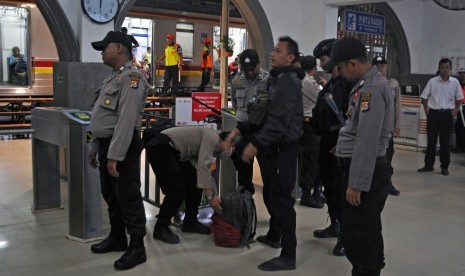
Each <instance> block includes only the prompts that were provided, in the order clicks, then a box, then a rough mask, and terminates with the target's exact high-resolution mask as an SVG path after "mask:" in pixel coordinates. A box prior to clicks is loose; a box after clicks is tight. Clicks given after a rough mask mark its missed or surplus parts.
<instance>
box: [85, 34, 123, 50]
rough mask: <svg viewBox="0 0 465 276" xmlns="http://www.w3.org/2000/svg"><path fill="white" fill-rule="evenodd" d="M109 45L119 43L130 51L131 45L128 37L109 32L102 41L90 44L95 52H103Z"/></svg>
mask: <svg viewBox="0 0 465 276" xmlns="http://www.w3.org/2000/svg"><path fill="white" fill-rule="evenodd" d="M110 43H121V44H123V45H124V46H126V47H127V48H128V49H129V52H131V51H132V43H131V39H130V38H129V36H128V35H127V34H125V33H122V32H114V31H109V32H108V33H107V35H106V36H105V38H104V39H103V40H102V41H95V42H92V47H93V48H94V49H95V50H97V51H103V50H104V49H105V48H106V47H107V46H108V44H110Z"/></svg>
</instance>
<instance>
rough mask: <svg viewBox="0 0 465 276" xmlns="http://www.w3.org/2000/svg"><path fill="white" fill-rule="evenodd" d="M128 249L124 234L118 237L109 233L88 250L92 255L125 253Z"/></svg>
mask: <svg viewBox="0 0 465 276" xmlns="http://www.w3.org/2000/svg"><path fill="white" fill-rule="evenodd" d="M127 248H128V238H127V237H126V234H125V233H120V234H118V235H116V234H114V233H112V232H110V235H108V237H107V238H106V239H104V240H103V241H101V242H99V243H96V244H93V245H92V246H91V247H90V250H91V251H92V252H93V253H97V254H101V253H108V252H111V251H125V250H126V249H127Z"/></svg>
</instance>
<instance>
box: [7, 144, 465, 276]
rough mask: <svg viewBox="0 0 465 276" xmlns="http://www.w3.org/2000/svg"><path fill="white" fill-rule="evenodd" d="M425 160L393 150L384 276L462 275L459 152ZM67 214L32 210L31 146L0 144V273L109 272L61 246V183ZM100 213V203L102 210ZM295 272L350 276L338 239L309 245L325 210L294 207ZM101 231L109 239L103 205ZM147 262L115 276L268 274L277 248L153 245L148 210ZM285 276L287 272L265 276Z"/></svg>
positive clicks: (106, 263)
mask: <svg viewBox="0 0 465 276" xmlns="http://www.w3.org/2000/svg"><path fill="white" fill-rule="evenodd" d="M423 157H424V155H423V154H422V153H419V152H412V151H404V150H397V151H396V155H395V169H396V170H395V177H394V183H395V184H396V186H397V188H398V189H399V190H400V191H401V196H400V197H391V196H390V197H389V198H388V201H387V204H386V208H385V210H384V213H383V226H384V231H383V233H384V239H385V252H386V264H387V265H386V268H385V269H384V270H383V272H382V275H384V276H389V275H390V276H393V275H396V276H403V275H405V276H407V275H408V276H413V275H422V276H425V275H430V276H439V275H457V276H458V275H462V276H465V262H464V261H463V260H464V255H463V254H464V253H463V252H464V248H465V235H464V233H465V232H464V231H465V230H464V229H465V216H464V214H465V200H464V198H465V185H464V179H465V170H464V167H463V161H464V160H465V155H463V154H462V155H452V160H453V162H452V164H451V167H450V175H449V176H447V177H446V176H442V175H441V174H440V173H439V169H438V168H439V164H436V171H435V172H434V173H424V174H419V173H417V172H416V169H417V168H420V167H422V165H423ZM257 188H258V192H257V194H256V195H255V196H254V197H255V200H256V204H257V209H258V216H259V223H258V234H263V233H265V231H266V230H267V219H268V215H267V212H266V209H265V208H264V205H263V200H262V198H261V192H260V186H258V187H257ZM62 200H63V205H64V206H65V208H64V209H61V210H56V211H49V212H43V213H31V202H32V176H31V140H29V139H24V140H0V267H1V269H0V275H110V274H114V273H115V271H114V269H113V262H114V261H115V260H116V259H117V258H119V256H120V253H108V254H104V255H95V254H92V253H91V252H90V245H89V244H83V243H79V242H74V241H70V240H67V239H66V238H65V235H66V234H67V231H68V208H67V183H66V182H63V183H62ZM103 207H104V206H103ZM295 209H296V211H297V219H298V222H297V228H298V229H297V237H298V249H297V256H298V261H297V270H296V271H291V272H286V275H315V276H317V275H320V276H323V275H328V276H334V275H336V276H338V275H350V269H351V267H350V264H349V262H348V261H347V259H346V258H344V257H335V256H333V255H332V254H331V251H332V248H333V246H334V244H335V239H324V240H321V239H316V238H314V237H313V235H312V232H313V231H314V230H315V229H319V228H321V227H325V226H326V224H327V218H326V217H327V215H326V209H322V210H317V209H310V208H306V207H302V206H300V205H298V204H297V205H296V206H295ZM103 210H104V211H102V216H103V218H104V228H105V229H106V232H108V227H109V226H108V219H107V215H106V211H105V208H104V209H103ZM146 211H147V219H148V223H147V230H148V235H147V236H146V237H145V246H146V249H147V256H148V260H147V263H145V264H142V265H139V266H138V267H136V268H134V269H132V270H129V271H125V272H118V275H176V276H182V275H221V276H228V275H234V276H237V275H270V273H266V272H262V271H260V270H258V269H257V265H258V264H259V263H261V262H263V261H264V260H267V259H269V258H271V257H274V256H277V254H278V252H279V251H278V250H276V249H271V248H268V247H265V246H263V245H261V244H258V243H254V244H253V245H252V246H251V248H250V249H247V248H232V249H230V248H220V247H216V246H215V245H214V243H213V240H212V237H211V236H201V235H195V234H185V233H182V232H181V231H180V229H179V228H173V229H174V231H175V232H176V233H178V234H179V235H180V237H181V243H180V244H179V245H175V246H173V245H169V244H165V243H162V242H159V241H154V240H153V239H152V230H153V226H154V224H155V221H156V218H155V215H156V214H157V212H158V210H157V208H155V207H152V206H150V205H148V204H146ZM271 274H273V275H285V274H284V273H279V272H278V273H271Z"/></svg>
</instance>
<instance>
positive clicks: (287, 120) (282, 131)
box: [242, 36, 304, 271]
mask: <svg viewBox="0 0 465 276" xmlns="http://www.w3.org/2000/svg"><path fill="white" fill-rule="evenodd" d="M298 53H299V47H298V45H297V43H296V42H295V41H294V40H293V39H292V38H290V37H289V36H283V37H280V38H279V39H278V43H277V44H276V45H275V47H274V49H273V51H272V52H271V66H272V67H273V69H272V70H271V71H270V76H271V78H272V79H271V81H270V85H269V86H268V90H269V93H270V102H269V106H268V112H267V113H266V118H265V121H264V123H263V125H261V126H260V128H259V130H258V131H256V132H254V133H253V135H252V137H251V142H250V143H249V144H248V145H247V146H246V147H245V149H244V151H243V152H242V159H243V160H244V161H250V160H251V159H253V158H254V157H255V156H257V158H258V162H259V164H260V169H261V174H262V179H263V200H264V202H265V205H266V208H267V210H268V212H269V213H270V221H269V229H268V232H267V234H266V235H262V236H259V237H257V241H258V242H261V243H263V244H266V245H268V246H271V247H273V248H279V247H281V248H282V249H281V254H280V256H279V257H276V258H273V259H271V260H269V261H266V262H264V263H262V264H260V265H259V266H258V268H259V269H261V270H266V271H277V270H292V269H295V268H296V265H295V264H296V247H297V239H296V234H295V227H296V213H295V210H294V203H295V199H294V198H293V197H292V191H293V190H294V188H295V182H296V171H297V158H298V155H299V144H300V136H301V132H302V118H303V106H302V91H301V89H302V81H301V80H302V79H303V77H304V74H299V72H301V73H303V71H301V70H300V71H299V70H297V68H295V67H294V66H293V65H292V64H293V63H294V62H295V60H296V58H297V56H298ZM250 119H251V118H250V116H249V121H250ZM257 152H258V153H259V154H258V155H257Z"/></svg>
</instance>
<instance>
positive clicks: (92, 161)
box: [87, 150, 98, 169]
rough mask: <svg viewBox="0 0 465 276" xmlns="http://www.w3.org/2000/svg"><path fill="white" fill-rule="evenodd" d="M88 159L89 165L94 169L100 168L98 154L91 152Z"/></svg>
mask: <svg viewBox="0 0 465 276" xmlns="http://www.w3.org/2000/svg"><path fill="white" fill-rule="evenodd" d="M87 159H88V160H89V164H90V166H91V167H92V168H94V169H96V168H97V167H98V161H97V152H95V151H93V150H89V153H88V155H87Z"/></svg>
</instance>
